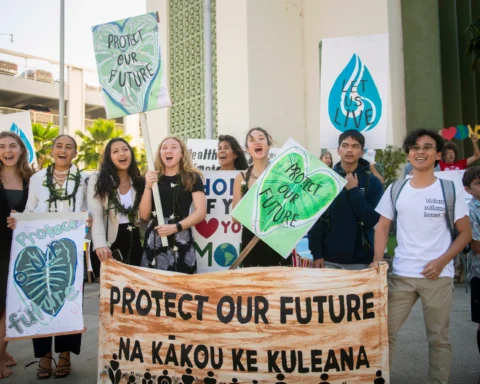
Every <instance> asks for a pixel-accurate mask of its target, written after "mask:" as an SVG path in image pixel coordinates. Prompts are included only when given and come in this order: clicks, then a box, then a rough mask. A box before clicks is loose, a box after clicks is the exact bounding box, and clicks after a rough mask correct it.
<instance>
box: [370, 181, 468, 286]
mask: <svg viewBox="0 0 480 384" xmlns="http://www.w3.org/2000/svg"><path fill="white" fill-rule="evenodd" d="M391 188H392V186H389V187H388V188H387V190H386V192H385V194H384V195H383V197H382V199H381V200H380V203H378V205H377V208H376V211H377V212H378V213H379V214H380V215H382V216H383V217H385V218H387V219H389V220H393V218H394V211H393V206H392V201H391V196H390V190H391ZM456 193H457V197H456V199H455V218H454V220H455V222H456V221H457V220H459V219H461V218H463V217H465V216H468V208H467V205H466V204H465V199H464V198H463V197H461V196H460V195H459V194H458V191H456ZM396 205H397V206H396V208H397V244H398V245H397V247H396V248H395V257H394V259H393V273H394V274H396V275H399V276H405V277H416V278H424V276H423V275H422V271H423V269H424V268H425V265H426V264H427V263H428V262H429V261H431V260H434V259H436V258H438V257H440V256H442V255H443V254H444V253H445V252H446V251H447V249H448V248H449V247H450V245H451V243H452V237H451V233H450V231H449V229H448V227H447V221H446V218H445V203H444V200H443V194H442V187H441V185H440V181H439V180H438V179H437V180H436V181H435V183H433V184H432V185H430V186H428V187H426V188H413V187H412V186H411V185H410V181H409V182H407V184H405V186H404V187H403V189H402V191H401V192H400V195H399V196H398V200H397V204H396ZM453 275H454V267H453V260H452V261H450V262H449V263H448V265H447V266H446V267H445V268H444V269H443V271H442V272H441V274H440V277H452V278H453Z"/></svg>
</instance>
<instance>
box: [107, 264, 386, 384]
mask: <svg viewBox="0 0 480 384" xmlns="http://www.w3.org/2000/svg"><path fill="white" fill-rule="evenodd" d="M386 272H387V266H386V265H381V266H380V268H378V269H365V270H362V271H343V270H333V269H308V268H285V267H274V268H268V269H266V268H245V269H240V270H234V271H222V272H214V273H205V274H198V275H184V274H178V273H175V272H164V271H158V270H151V269H142V268H138V267H132V266H128V265H125V264H121V263H119V262H116V261H114V260H108V261H107V262H105V263H102V280H101V288H100V326H99V343H98V344H99V353H98V359H99V364H98V367H99V368H98V383H104V384H111V383H116V384H118V383H122V384H124V383H139V382H143V383H152V382H154V383H160V384H168V383H183V384H192V383H207V384H213V383H276V384H279V383H280V384H286V383H288V384H293V383H295V384H297V383H302V384H318V383H320V382H324V383H329V384H342V383H348V384H352V383H365V384H367V383H368V384H371V383H374V382H375V383H376V382H380V381H378V380H382V379H383V380H384V381H381V382H383V383H388V382H389V368H388V332H387V280H386ZM377 379H378V380H377Z"/></svg>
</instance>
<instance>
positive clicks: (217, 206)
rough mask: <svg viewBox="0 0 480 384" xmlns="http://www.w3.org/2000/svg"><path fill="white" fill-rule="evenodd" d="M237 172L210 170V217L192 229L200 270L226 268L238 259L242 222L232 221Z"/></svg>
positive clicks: (207, 188) (207, 175)
mask: <svg viewBox="0 0 480 384" xmlns="http://www.w3.org/2000/svg"><path fill="white" fill-rule="evenodd" d="M237 174H238V171H207V172H204V173H203V176H204V178H205V196H206V198H207V217H206V218H205V220H203V221H202V222H201V223H199V224H197V225H196V226H195V227H194V228H193V236H194V239H195V242H194V244H193V245H194V247H195V251H196V252H197V268H198V273H205V272H213V271H220V270H224V269H227V268H228V267H230V266H231V265H232V264H233V262H234V261H235V260H236V259H237V256H238V255H239V253H240V244H241V242H242V225H241V224H235V223H233V222H232V216H231V211H232V201H233V183H234V181H235V177H236V176H237Z"/></svg>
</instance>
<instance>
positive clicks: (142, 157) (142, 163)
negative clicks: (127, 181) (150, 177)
mask: <svg viewBox="0 0 480 384" xmlns="http://www.w3.org/2000/svg"><path fill="white" fill-rule="evenodd" d="M132 149H133V154H134V155H135V159H136V160H137V165H138V168H139V169H140V172H141V173H142V174H143V173H145V172H146V171H147V169H148V164H147V152H146V151H145V148H143V147H141V148H138V147H132Z"/></svg>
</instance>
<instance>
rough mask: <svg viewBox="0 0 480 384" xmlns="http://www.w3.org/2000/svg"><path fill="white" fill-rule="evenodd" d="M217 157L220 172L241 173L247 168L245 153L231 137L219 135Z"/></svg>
mask: <svg viewBox="0 0 480 384" xmlns="http://www.w3.org/2000/svg"><path fill="white" fill-rule="evenodd" d="M217 157H218V163H219V164H220V169H219V170H220V171H235V170H237V171H243V170H245V169H247V168H248V163H247V159H246V158H245V153H244V152H243V150H242V147H240V144H238V141H237V139H235V137H233V136H230V135H220V136H219V137H218V148H217Z"/></svg>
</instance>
